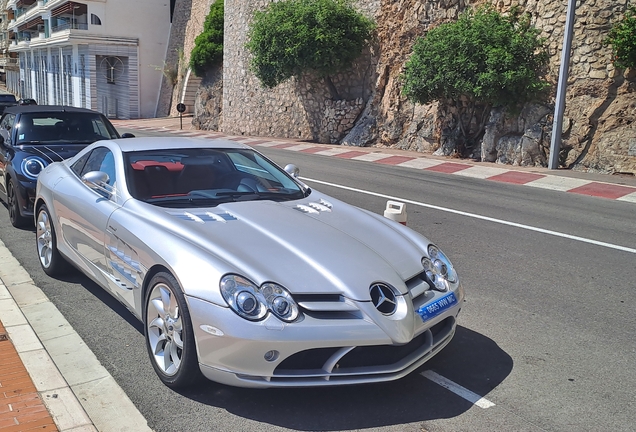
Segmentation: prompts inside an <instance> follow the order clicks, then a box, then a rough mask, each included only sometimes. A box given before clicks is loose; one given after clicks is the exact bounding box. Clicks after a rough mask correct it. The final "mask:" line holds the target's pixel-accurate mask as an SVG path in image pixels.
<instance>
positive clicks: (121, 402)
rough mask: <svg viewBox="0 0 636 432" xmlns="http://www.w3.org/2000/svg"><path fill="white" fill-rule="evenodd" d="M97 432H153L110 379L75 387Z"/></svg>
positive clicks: (74, 389)
mask: <svg viewBox="0 0 636 432" xmlns="http://www.w3.org/2000/svg"><path fill="white" fill-rule="evenodd" d="M73 392H74V393H75V394H76V395H77V398H78V399H80V400H82V401H84V408H85V409H86V412H87V413H88V414H89V415H90V417H91V420H92V421H93V424H94V425H95V427H96V428H97V429H98V430H106V428H105V425H108V428H109V430H113V431H117V430H122V431H123V430H130V431H135V432H150V431H151V429H150V428H149V427H148V423H147V421H146V419H145V418H144V417H143V416H142V415H141V413H140V412H139V411H138V410H137V408H136V407H135V405H134V404H133V403H132V401H131V400H130V399H129V398H128V396H127V395H126V393H124V391H123V390H122V389H121V387H119V385H118V384H117V382H115V379H114V378H113V377H111V376H108V377H105V378H101V379H98V380H95V381H91V382H87V383H84V384H80V385H76V386H73Z"/></svg>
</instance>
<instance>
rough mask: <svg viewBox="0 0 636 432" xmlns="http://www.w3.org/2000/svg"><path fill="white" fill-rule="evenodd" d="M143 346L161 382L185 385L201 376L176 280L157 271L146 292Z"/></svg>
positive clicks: (173, 385) (192, 334)
mask: <svg viewBox="0 0 636 432" xmlns="http://www.w3.org/2000/svg"><path fill="white" fill-rule="evenodd" d="M144 324H145V325H144V329H145V334H146V347H147V348H148V354H149V355H150V361H151V363H152V367H153V368H154V369H155V372H156V373H157V375H158V376H159V378H160V379H161V381H163V383H164V384H165V385H167V386H168V387H172V388H179V387H187V386H190V385H192V384H193V383H194V382H195V381H197V380H198V379H199V378H200V377H201V370H200V369H199V361H198V359H197V349H196V346H195V344H194V332H193V330H192V322H191V321H190V311H189V310H188V305H187V303H186V300H185V297H184V295H183V293H182V292H181V287H180V286H179V283H178V282H177V280H176V279H175V278H174V277H173V276H172V275H171V274H170V273H166V272H160V273H157V274H156V275H155V276H154V277H153V278H152V280H151V281H150V285H149V287H148V291H147V294H146V314H145V323H144Z"/></svg>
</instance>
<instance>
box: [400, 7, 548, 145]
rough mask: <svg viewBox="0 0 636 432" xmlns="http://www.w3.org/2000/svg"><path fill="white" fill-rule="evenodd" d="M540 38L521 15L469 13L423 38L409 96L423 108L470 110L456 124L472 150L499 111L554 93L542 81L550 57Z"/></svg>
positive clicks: (407, 77)
mask: <svg viewBox="0 0 636 432" xmlns="http://www.w3.org/2000/svg"><path fill="white" fill-rule="evenodd" d="M539 33H540V32H539V30H537V29H535V28H533V27H531V26H530V21H529V17H528V16H527V15H521V14H520V13H518V10H517V9H514V10H512V11H511V12H510V13H509V14H508V15H502V14H500V13H499V12H497V11H496V10H495V9H493V8H492V7H491V6H482V7H479V8H477V9H476V10H467V11H465V12H464V13H462V14H461V15H460V17H459V18H458V20H457V21H455V22H452V23H446V24H442V25H440V26H439V27H436V28H434V29H432V30H430V31H429V32H428V33H427V34H426V36H424V37H421V38H418V40H417V41H416V42H415V45H414V47H413V53H412V55H411V57H410V58H409V60H408V61H407V63H406V66H405V72H404V74H403V76H402V79H403V83H404V87H403V92H404V94H405V95H406V96H407V97H408V98H409V100H411V101H413V102H416V103H420V104H426V103H430V102H432V101H435V100H440V101H444V102H450V103H455V104H457V105H458V106H462V107H465V110H464V111H463V112H460V115H459V118H457V119H456V120H457V122H458V125H459V128H460V129H461V132H462V135H463V136H464V138H465V139H466V140H467V141H468V142H467V145H468V146H470V145H472V144H474V142H475V140H477V139H478V138H479V137H480V134H481V133H482V132H483V129H484V125H485V122H486V120H487V117H488V113H489V112H490V109H491V108H492V107H493V106H504V107H519V106H521V105H522V104H523V103H525V102H528V101H530V100H532V99H535V98H537V97H539V96H540V95H543V94H544V93H543V91H544V90H545V89H547V88H548V83H547V82H546V81H545V80H544V79H543V78H542V77H543V74H544V72H545V68H546V66H547V64H548V55H547V52H546V50H545V49H544V41H543V40H542V39H541V38H539ZM460 101H462V102H463V103H462V104H460V103H459V102H460ZM478 107H480V108H481V109H482V111H481V115H479V114H476V109H477V108H478Z"/></svg>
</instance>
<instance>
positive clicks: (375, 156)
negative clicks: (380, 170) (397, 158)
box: [352, 152, 408, 163]
mask: <svg viewBox="0 0 636 432" xmlns="http://www.w3.org/2000/svg"><path fill="white" fill-rule="evenodd" d="M392 156H393V155H390V154H386V153H379V152H374V153H365V154H363V155H362V156H356V157H354V158H352V159H353V160H359V161H365V162H377V161H379V160H382V159H386V158H390V157H392ZM405 163H408V161H407V162H405Z"/></svg>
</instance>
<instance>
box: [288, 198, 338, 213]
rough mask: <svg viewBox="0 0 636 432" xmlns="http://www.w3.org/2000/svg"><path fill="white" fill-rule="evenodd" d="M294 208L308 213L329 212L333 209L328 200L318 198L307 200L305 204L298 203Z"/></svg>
mask: <svg viewBox="0 0 636 432" xmlns="http://www.w3.org/2000/svg"><path fill="white" fill-rule="evenodd" d="M294 208H295V209H296V210H299V211H301V212H303V213H308V214H319V213H323V212H331V210H332V209H333V204H331V203H330V202H329V201H325V200H324V199H322V198H321V199H320V200H319V201H318V202H309V203H307V204H298V205H297V206H296V207H294Z"/></svg>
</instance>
